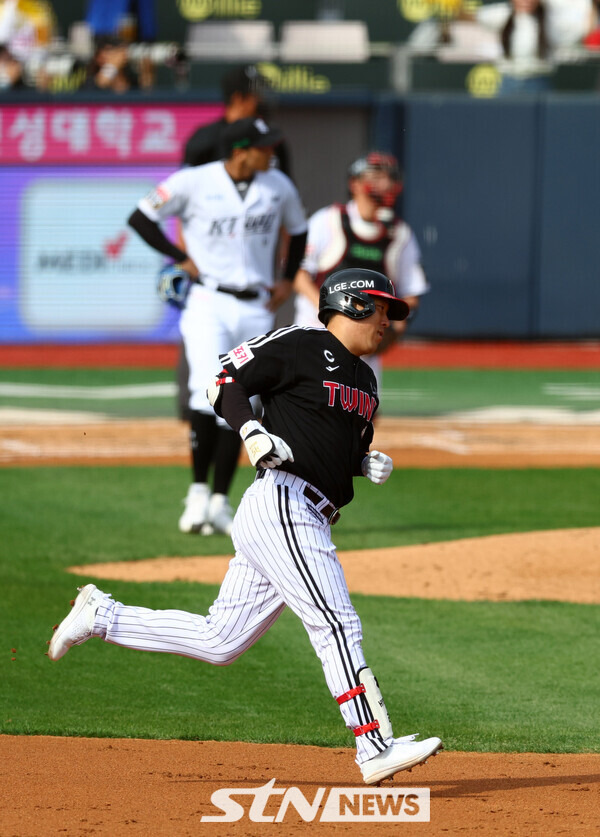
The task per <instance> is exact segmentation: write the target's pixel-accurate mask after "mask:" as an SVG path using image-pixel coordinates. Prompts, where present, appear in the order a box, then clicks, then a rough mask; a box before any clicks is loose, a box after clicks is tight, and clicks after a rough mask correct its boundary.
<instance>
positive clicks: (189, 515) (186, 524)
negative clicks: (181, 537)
mask: <svg viewBox="0 0 600 837" xmlns="http://www.w3.org/2000/svg"><path fill="white" fill-rule="evenodd" d="M183 502H184V503H185V509H184V511H183V514H182V515H181V517H180V518H179V531H180V532H185V533H190V532H193V533H198V532H200V530H201V529H202V526H203V524H204V523H206V521H207V519H208V505H209V502H210V488H209V487H208V485H207V484H206V483H205V482H193V483H192V484H191V485H190V487H189V488H188V493H187V496H186V498H185V500H184V501H183Z"/></svg>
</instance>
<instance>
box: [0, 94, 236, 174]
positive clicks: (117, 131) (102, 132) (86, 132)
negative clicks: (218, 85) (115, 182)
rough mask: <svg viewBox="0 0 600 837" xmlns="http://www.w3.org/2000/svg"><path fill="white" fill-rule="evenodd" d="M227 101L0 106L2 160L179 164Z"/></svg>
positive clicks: (0, 156)
mask: <svg viewBox="0 0 600 837" xmlns="http://www.w3.org/2000/svg"><path fill="white" fill-rule="evenodd" d="M222 114H223V107H222V105H168V104H165V105H158V104H153V105H137V104H134V105H120V104H107V105H83V106H79V105H26V106H23V107H20V106H18V105H17V106H8V107H2V108H0V165H7V164H15V163H21V164H23V163H40V164H53V163H69V164H73V163H113V164H114V163H129V164H138V165H145V164H148V163H175V164H179V163H180V162H181V157H182V149H183V144H184V143H185V141H186V139H187V138H188V137H189V136H190V134H191V133H193V131H194V130H195V129H196V128H199V127H200V126H201V125H206V124H207V123H209V122H213V121H214V120H216V119H219V118H220V117H221V116H222Z"/></svg>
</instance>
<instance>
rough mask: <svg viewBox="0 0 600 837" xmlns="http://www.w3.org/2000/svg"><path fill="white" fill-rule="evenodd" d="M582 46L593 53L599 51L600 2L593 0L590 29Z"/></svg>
mask: <svg viewBox="0 0 600 837" xmlns="http://www.w3.org/2000/svg"><path fill="white" fill-rule="evenodd" d="M583 45H584V46H585V48H586V49H589V50H591V51H593V52H597V51H599V50H600V0H594V12H593V20H592V27H591V29H590V32H589V34H588V36H587V37H586V38H585V39H584V41H583Z"/></svg>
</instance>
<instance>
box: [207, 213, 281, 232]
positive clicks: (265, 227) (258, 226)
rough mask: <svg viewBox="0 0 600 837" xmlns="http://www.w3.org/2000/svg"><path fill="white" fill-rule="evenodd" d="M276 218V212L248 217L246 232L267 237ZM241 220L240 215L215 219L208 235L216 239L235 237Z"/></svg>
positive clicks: (246, 219)
mask: <svg viewBox="0 0 600 837" xmlns="http://www.w3.org/2000/svg"><path fill="white" fill-rule="evenodd" d="M276 217H277V216H276V213H275V212H267V213H264V214H262V215H246V218H245V220H244V232H245V233H247V234H248V235H265V234H266V233H269V232H270V231H271V230H272V229H273V225H274V223H275V220H276ZM239 220H240V216H239V215H236V216H234V217H229V218H213V220H212V222H211V225H210V230H209V231H208V234H209V235H211V236H214V237H216V238H218V237H219V236H224V235H233V233H234V231H235V227H236V224H237V222H238V221H239Z"/></svg>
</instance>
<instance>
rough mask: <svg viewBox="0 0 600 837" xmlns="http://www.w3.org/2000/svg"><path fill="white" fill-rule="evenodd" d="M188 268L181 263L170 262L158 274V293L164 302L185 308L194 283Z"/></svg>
mask: <svg viewBox="0 0 600 837" xmlns="http://www.w3.org/2000/svg"><path fill="white" fill-rule="evenodd" d="M193 281H194V280H193V279H192V277H191V276H190V274H189V273H188V272H187V270H184V269H183V268H182V267H181V265H179V264H168V265H167V266H166V267H163V269H162V270H161V271H160V273H159V274H158V288H157V290H158V295H159V297H160V298H161V299H162V300H163V302H168V303H169V305H174V306H175V308H179V309H182V308H185V302H186V299H187V296H188V294H189V292H190V288H191V287H192V284H193Z"/></svg>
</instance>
